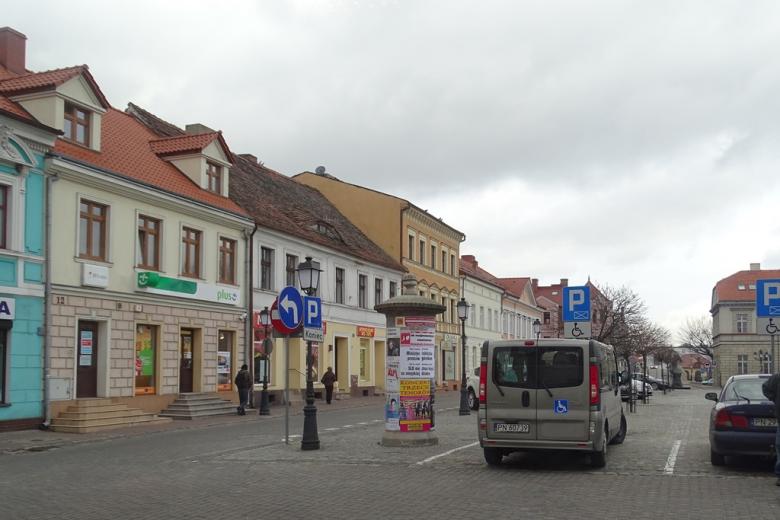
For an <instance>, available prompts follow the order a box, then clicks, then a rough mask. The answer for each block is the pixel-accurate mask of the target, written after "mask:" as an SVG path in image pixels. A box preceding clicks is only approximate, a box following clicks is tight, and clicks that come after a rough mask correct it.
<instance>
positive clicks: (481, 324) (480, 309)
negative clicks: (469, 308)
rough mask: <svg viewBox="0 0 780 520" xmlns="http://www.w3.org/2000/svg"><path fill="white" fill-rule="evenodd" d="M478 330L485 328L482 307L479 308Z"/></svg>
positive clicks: (483, 309)
mask: <svg viewBox="0 0 780 520" xmlns="http://www.w3.org/2000/svg"><path fill="white" fill-rule="evenodd" d="M479 328H480V329H484V328H485V308H484V307H483V306H482V305H480V306H479Z"/></svg>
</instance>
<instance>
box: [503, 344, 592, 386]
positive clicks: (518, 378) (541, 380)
mask: <svg viewBox="0 0 780 520" xmlns="http://www.w3.org/2000/svg"><path fill="white" fill-rule="evenodd" d="M582 355H583V354H582V349H581V348H579V347H496V348H495V349H494V350H493V382H494V383H495V384H497V385H499V386H509V387H512V386H514V387H518V388H545V387H547V388H565V387H572V386H580V385H581V384H582V381H583V370H584V369H583V365H582Z"/></svg>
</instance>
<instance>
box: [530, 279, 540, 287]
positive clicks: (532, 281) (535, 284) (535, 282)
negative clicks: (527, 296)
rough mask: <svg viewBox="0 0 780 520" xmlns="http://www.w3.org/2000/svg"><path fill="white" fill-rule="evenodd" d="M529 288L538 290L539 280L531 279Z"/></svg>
mask: <svg viewBox="0 0 780 520" xmlns="http://www.w3.org/2000/svg"><path fill="white" fill-rule="evenodd" d="M531 287H533V288H534V289H538V288H539V279H538V278H531Z"/></svg>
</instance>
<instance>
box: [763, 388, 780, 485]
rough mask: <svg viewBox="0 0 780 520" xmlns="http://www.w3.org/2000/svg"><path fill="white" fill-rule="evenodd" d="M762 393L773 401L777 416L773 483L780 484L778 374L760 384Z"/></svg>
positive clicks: (779, 395) (779, 398)
mask: <svg viewBox="0 0 780 520" xmlns="http://www.w3.org/2000/svg"><path fill="white" fill-rule="evenodd" d="M761 390H763V392H764V395H765V396H766V397H767V399H769V400H770V401H772V402H773V403H775V417H776V418H777V433H776V434H775V453H776V454H777V461H776V462H775V476H776V477H777V480H776V481H775V485H777V486H780V374H775V375H773V376H772V377H770V378H769V379H767V380H766V381H765V382H764V384H763V385H762V386H761Z"/></svg>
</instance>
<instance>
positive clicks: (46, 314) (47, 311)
mask: <svg viewBox="0 0 780 520" xmlns="http://www.w3.org/2000/svg"><path fill="white" fill-rule="evenodd" d="M50 162H51V156H49V157H47V158H46V163H47V164H46V167H45V168H44V172H45V173H46V172H49V169H50V168H49V163H50ZM58 179H59V177H57V174H56V173H55V174H50V173H46V194H45V195H44V196H45V197H46V209H45V213H46V218H45V226H46V237H45V240H46V243H45V246H44V255H45V258H44V265H45V266H46V267H45V273H44V277H45V281H44V307H43V330H44V333H45V336H44V340H43V424H41V429H43V430H48V429H49V425H50V424H51V308H52V305H51V299H52V295H51V236H52V234H51V201H52V195H51V192H52V185H53V184H54V182H55V181H57V180H58Z"/></svg>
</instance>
